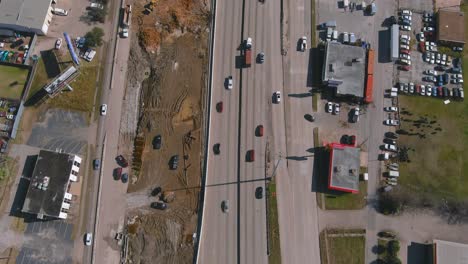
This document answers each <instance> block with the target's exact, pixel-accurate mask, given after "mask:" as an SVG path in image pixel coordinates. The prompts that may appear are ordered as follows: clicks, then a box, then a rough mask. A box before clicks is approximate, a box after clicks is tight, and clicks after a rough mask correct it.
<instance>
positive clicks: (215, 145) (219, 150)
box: [213, 143, 221, 155]
mask: <svg viewBox="0 0 468 264" xmlns="http://www.w3.org/2000/svg"><path fill="white" fill-rule="evenodd" d="M220 148H221V144H219V143H216V144H214V145H213V152H214V154H215V155H219V153H221V149H220Z"/></svg>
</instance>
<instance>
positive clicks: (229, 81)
mask: <svg viewBox="0 0 468 264" xmlns="http://www.w3.org/2000/svg"><path fill="white" fill-rule="evenodd" d="M225 82H226V84H225V85H226V88H227V89H229V90H232V86H233V80H232V76H228V77H227V78H226V81H225Z"/></svg>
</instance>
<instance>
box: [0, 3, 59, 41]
mask: <svg viewBox="0 0 468 264" xmlns="http://www.w3.org/2000/svg"><path fill="white" fill-rule="evenodd" d="M51 3H52V0H1V1H0V28H7V29H12V30H15V31H23V32H32V33H35V34H38V35H46V34H47V31H48V30H49V26H50V23H51V21H52V12H51V10H52V8H51V6H50V5H51Z"/></svg>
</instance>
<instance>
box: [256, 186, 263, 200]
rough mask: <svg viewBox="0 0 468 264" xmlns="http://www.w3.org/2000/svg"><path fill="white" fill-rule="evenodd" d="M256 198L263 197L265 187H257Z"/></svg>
mask: <svg viewBox="0 0 468 264" xmlns="http://www.w3.org/2000/svg"><path fill="white" fill-rule="evenodd" d="M255 198H257V199H262V198H263V187H261V186H259V187H257V188H255Z"/></svg>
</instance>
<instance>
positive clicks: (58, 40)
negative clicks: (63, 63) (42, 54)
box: [55, 38, 63, 49]
mask: <svg viewBox="0 0 468 264" xmlns="http://www.w3.org/2000/svg"><path fill="white" fill-rule="evenodd" d="M62 42H63V40H62V39H61V38H58V39H57V40H56V41H55V49H60V48H61V47H62Z"/></svg>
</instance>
